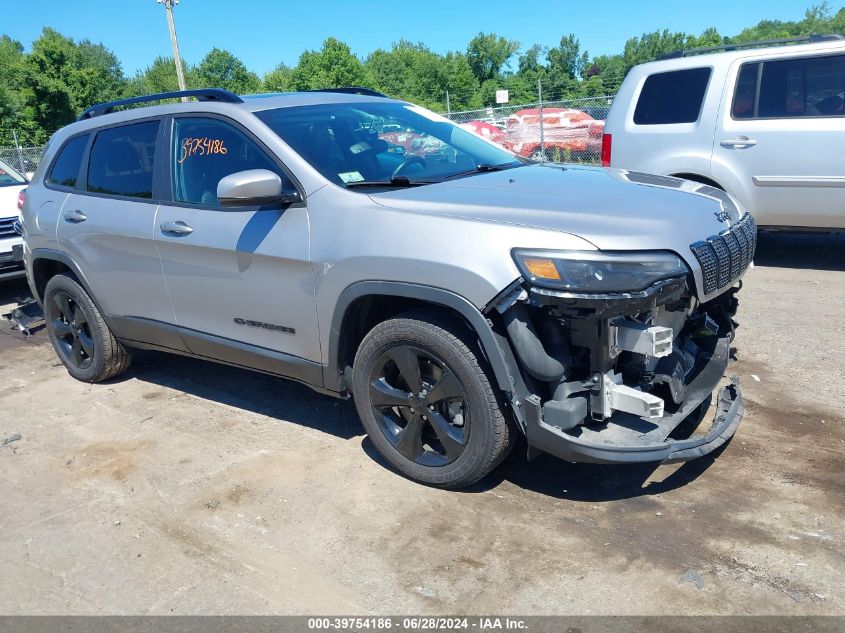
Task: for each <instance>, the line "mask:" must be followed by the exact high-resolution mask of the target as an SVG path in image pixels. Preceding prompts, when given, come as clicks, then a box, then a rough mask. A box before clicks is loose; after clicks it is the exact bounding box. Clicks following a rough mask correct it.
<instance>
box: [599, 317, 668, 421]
mask: <svg viewBox="0 0 845 633" xmlns="http://www.w3.org/2000/svg"><path fill="white" fill-rule="evenodd" d="M670 331H671V330H670ZM591 404H592V407H591V411H592V416H593V419H594V420H599V421H600V420H604V419H606V418H609V417H611V416H612V415H613V412H614V411H624V412H626V413H631V414H633V415H636V416H637V417H640V418H643V419H644V420H653V419H655V418H662V417H663V398H658V397H657V396H655V395H653V394H650V393H646V392H645V391H641V390H639V389H634V388H633V387H629V386H628V385H623V384H622V374H617V373H614V372H613V371H609V372H607V373H606V374H605V375H604V376H603V377H602V380H601V390H600V393H599V395H598V396H593V397H592V403H591Z"/></svg>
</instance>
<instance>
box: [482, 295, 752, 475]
mask: <svg viewBox="0 0 845 633" xmlns="http://www.w3.org/2000/svg"><path fill="white" fill-rule="evenodd" d="M738 290H739V286H738V285H737V286H735V287H732V288H730V289H728V290H726V291H725V292H723V293H722V294H721V295H719V296H718V297H717V298H715V299H713V300H711V301H709V302H707V303H700V302H699V301H698V299H697V298H696V296H695V294H694V293H693V292H691V291H690V289H689V287H688V283H687V280H686V279H685V278H675V279H669V280H663V281H661V282H659V283H658V284H655V285H654V286H652V287H651V288H649V289H647V290H646V291H642V292H636V293H614V294H608V295H573V294H566V293H561V292H556V291H551V290H546V289H542V288H534V287H530V288H528V289H526V288H523V287H521V286H520V287H518V288H516V289H515V290H514V291H513V292H511V293H510V294H509V295H507V296H505V297H504V298H503V299H502V300H501V301H500V302H499V303H498V305H497V309H498V311H499V312H500V314H501V316H502V321H503V324H504V327H505V329H506V331H507V336H508V339H509V340H510V342H511V345H512V347H513V350H514V353H515V354H516V356H517V358H518V359H519V362H520V365H521V366H522V368H523V373H524V374H527V377H526V384H527V386H528V388H529V390H530V391H532V393H533V394H534V395H535V397H536V400H537V401H538V402H539V404H540V405H541V407H540V412H539V413H538V415H539V417H540V424H541V425H542V426H543V427H546V428H549V429H550V430H552V431H554V432H555V433H556V434H557V435H561V436H563V437H571V438H573V439H578V440H584V441H594V442H597V443H599V444H602V445H608V446H610V447H619V448H625V449H626V450H628V449H630V450H633V449H634V448H636V447H638V446H641V445H646V446H653V445H656V444H661V443H664V442H665V441H666V438H667V437H668V435H669V434H670V433H671V432H672V431H673V430H674V429H675V427H676V426H678V425H679V424H680V423H681V422H682V421H684V419H685V418H687V417H689V416H690V414H692V413H693V412H694V411H695V410H697V409H699V408H700V405H702V404H703V403H705V402H706V403H709V402H710V396H711V394H712V393H713V390H714V389H715V387H716V386H717V383H718V382H719V381H720V380H721V378H722V377H723V375H724V370H725V368H726V366H727V362H728V356H729V344H730V342H731V341H732V340H733V335H734V330H735V328H736V325H737V324H736V323H735V321H734V316H735V315H736V311H737V306H738V302H737V299H736V296H735V295H736V292H737V291H738ZM705 408H706V407H705ZM557 452H558V453H560V451H557ZM564 452H565V451H564ZM596 461H605V460H596ZM609 461H615V460H609ZM620 461H623V460H620ZM626 461H643V460H626Z"/></svg>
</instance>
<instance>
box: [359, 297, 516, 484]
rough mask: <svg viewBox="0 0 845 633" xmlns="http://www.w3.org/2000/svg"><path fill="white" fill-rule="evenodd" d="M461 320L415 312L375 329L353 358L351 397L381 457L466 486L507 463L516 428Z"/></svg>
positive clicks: (407, 470) (412, 473)
mask: <svg viewBox="0 0 845 633" xmlns="http://www.w3.org/2000/svg"><path fill="white" fill-rule="evenodd" d="M474 347H475V346H474V344H473V343H472V337H471V335H470V333H469V331H468V330H467V328H466V326H464V325H463V324H462V323H461V322H460V321H459V320H457V319H455V318H451V317H448V316H443V315H439V314H437V313H435V312H432V311H427V310H417V311H412V312H408V313H405V314H402V315H400V316H398V317H397V318H394V319H390V320H388V321H384V322H382V323H380V324H378V325H377V326H375V327H374V328H373V329H372V330H371V331H370V332H369V333H368V334H367V335H366V336H365V337H364V340H363V341H362V342H361V345H360V346H359V348H358V353H357V354H356V356H355V362H354V371H353V385H352V391H353V396H354V398H355V406H356V408H357V410H358V415H359V416H360V418H361V421H362V422H363V424H364V428H365V430H366V431H367V434H368V435H369V437H370V440H371V441H372V442H373V444H374V445H375V447H376V448H377V449H378V451H379V452H380V453H381V454H382V455H383V456H384V458H385V459H387V461H389V462H390V463H391V464H392V465H393V466H394V467H396V468H397V469H398V470H400V471H401V472H402V473H404V474H405V475H407V476H408V477H410V478H411V479H414V480H416V481H419V482H421V483H424V484H428V485H432V486H437V487H441V488H463V487H466V486H469V485H470V484H473V483H475V482H476V481H478V480H479V479H481V478H482V477H484V476H485V475H487V474H488V473H489V472H490V471H491V470H493V469H494V468H495V467H496V466H498V465H499V464H500V463H501V462H502V461H503V460H504V459H505V457H507V455H508V452H509V451H510V449H511V446H512V436H511V433H512V432H513V424H512V422H511V420H510V417H509V415H507V413H506V412H504V411H503V407H502V405H501V404H500V402H499V394H498V390H497V389H496V388H494V386H493V383H492V382H491V380H490V370H489V368H488V367H487V364H486V362H485V361H484V359H483V357H482V356H481V354H479V353H477V352H476V351H475V349H474Z"/></svg>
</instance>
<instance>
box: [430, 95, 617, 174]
mask: <svg viewBox="0 0 845 633" xmlns="http://www.w3.org/2000/svg"><path fill="white" fill-rule="evenodd" d="M612 103H613V96H612V95H605V96H601V97H589V98H585V99H566V100H563V101H544V102H542V103H528V104H522V105H507V106H499V107H495V108H484V109H483V110H470V111H466V112H449V113H447V114H446V115H445V116H447V117H448V118H449V119H451V120H452V121H454V122H455V123H458V124H460V125H461V126H462V127H465V128H466V129H467V130H469V131H471V132H474V133H476V134H478V135H479V136H483V137H484V138H487V139H488V140H490V141H492V142H494V143H496V144H498V145H501V146H502V147H504V148H505V149H507V150H509V151H511V152H514V153H515V154H518V155H519V156H522V157H524V158H531V159H534V160H542V161H551V162H555V163H585V164H590V165H599V164H601V138H602V134H603V132H604V122H605V119H607V113H608V111H609V110H610V106H611V104H612Z"/></svg>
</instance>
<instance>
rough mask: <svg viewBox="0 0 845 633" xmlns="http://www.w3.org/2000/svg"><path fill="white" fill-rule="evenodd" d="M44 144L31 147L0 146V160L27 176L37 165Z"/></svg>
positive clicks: (30, 174)
mask: <svg viewBox="0 0 845 633" xmlns="http://www.w3.org/2000/svg"><path fill="white" fill-rule="evenodd" d="M44 147H45V146H44V145H35V146H32V147H0V161H2V162H4V163H6V164H7V165H9V166H10V167H12V168H13V169H15V170H17V171H19V172H20V173H21V174H23V175H25V176H26V177H27V178H29V177H30V176H32V172H34V171H35V168H36V167H38V161H40V160H41V155H42V154H43V153H44Z"/></svg>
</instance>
